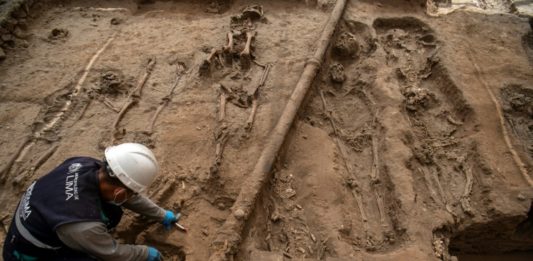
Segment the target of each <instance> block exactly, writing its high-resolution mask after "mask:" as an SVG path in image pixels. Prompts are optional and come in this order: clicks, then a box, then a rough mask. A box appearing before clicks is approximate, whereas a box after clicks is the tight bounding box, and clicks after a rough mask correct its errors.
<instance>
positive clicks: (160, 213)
mask: <svg viewBox="0 0 533 261" xmlns="http://www.w3.org/2000/svg"><path fill="white" fill-rule="evenodd" d="M123 206H124V207H125V208H127V209H130V210H132V211H135V212H137V213H139V214H142V215H145V216H147V217H150V218H153V219H157V220H159V221H161V220H163V218H164V217H165V210H164V209H162V208H161V207H159V206H158V205H156V204H155V203H154V202H153V201H151V200H150V199H148V198H146V197H144V196H141V195H137V196H134V197H132V198H130V199H129V200H128V201H126V202H125V203H124V205H123Z"/></svg>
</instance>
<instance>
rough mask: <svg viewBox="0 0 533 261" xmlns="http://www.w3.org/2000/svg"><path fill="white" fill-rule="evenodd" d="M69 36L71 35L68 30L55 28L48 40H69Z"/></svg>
mask: <svg viewBox="0 0 533 261" xmlns="http://www.w3.org/2000/svg"><path fill="white" fill-rule="evenodd" d="M68 35H69V32H68V30H67V29H62V28H54V29H52V31H50V33H49V34H48V39H49V40H60V39H64V38H67V37H68Z"/></svg>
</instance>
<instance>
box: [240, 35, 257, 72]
mask: <svg viewBox="0 0 533 261" xmlns="http://www.w3.org/2000/svg"><path fill="white" fill-rule="evenodd" d="M254 36H255V32H251V31H248V32H246V45H245V46H244V50H243V51H242V52H241V53H240V61H241V68H242V69H244V70H248V69H249V68H250V65H251V62H252V55H251V46H252V39H253V38H254Z"/></svg>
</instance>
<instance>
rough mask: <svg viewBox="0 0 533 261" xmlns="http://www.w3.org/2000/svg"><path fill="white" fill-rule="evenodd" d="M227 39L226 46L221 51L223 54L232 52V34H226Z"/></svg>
mask: <svg viewBox="0 0 533 261" xmlns="http://www.w3.org/2000/svg"><path fill="white" fill-rule="evenodd" d="M227 37H228V45H226V46H224V48H223V50H224V52H232V51H233V33H232V32H229V33H228V34H227Z"/></svg>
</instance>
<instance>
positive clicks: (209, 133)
mask: <svg viewBox="0 0 533 261" xmlns="http://www.w3.org/2000/svg"><path fill="white" fill-rule="evenodd" d="M31 2H32V3H33V2H34V1H31ZM258 2H259V3H258V4H257V5H255V3H251V2H249V1H244V0H243V1H199V2H198V1H194V2H192V3H191V2H188V1H141V2H137V1H101V2H100V1H96V2H91V3H88V2H83V1H79V2H78V1H73V2H69V3H64V2H62V1H43V2H41V3H38V4H33V5H32V4H29V6H27V7H26V6H24V7H23V9H24V10H26V9H27V10H26V11H24V12H26V13H25V14H26V17H23V15H22V14H21V13H20V11H18V10H17V12H16V15H13V19H15V20H16V22H15V23H14V24H15V25H16V26H15V27H14V28H13V30H12V31H13V33H11V34H12V35H15V36H9V37H8V36H5V37H4V36H2V39H3V44H2V48H4V49H5V50H7V55H8V56H7V58H6V60H5V61H3V62H2V64H0V76H1V77H0V79H2V80H1V81H2V82H1V84H2V85H1V88H0V108H1V110H0V111H1V113H0V123H1V124H2V126H1V127H0V130H1V133H0V145H1V146H2V147H3V149H2V152H1V154H0V162H1V167H2V168H3V169H2V176H0V180H1V181H2V185H0V188H1V192H0V203H1V204H3V205H5V206H6V209H8V210H12V209H13V208H14V207H15V206H16V204H17V202H18V199H17V198H18V197H19V196H20V194H21V192H22V191H23V190H24V188H25V186H27V185H28V184H29V182H31V181H32V180H33V179H35V178H38V177H39V176H41V175H43V174H45V173H46V171H48V170H50V169H52V168H53V167H54V165H56V164H57V163H58V162H60V161H62V160H63V159H64V158H66V157H70V156H74V155H90V156H93V157H97V158H99V157H100V156H101V155H100V151H101V149H102V148H105V147H106V146H107V145H109V144H114V143H120V142H127V141H134V142H141V143H143V144H146V145H147V146H149V147H151V148H152V149H154V151H155V152H156V156H157V157H158V158H159V160H160V162H161V166H162V170H161V172H162V174H161V175H160V176H159V177H158V178H157V180H156V181H155V182H154V184H153V185H152V187H151V188H150V191H149V193H148V196H149V197H150V198H151V199H153V200H154V201H155V202H157V203H158V204H160V205H162V206H163V207H165V208H170V209H175V210H178V211H180V212H181V213H182V214H183V217H182V220H181V222H182V224H183V225H185V226H186V227H188V228H189V232H188V233H187V234H185V233H183V232H181V231H177V230H175V231H174V230H173V231H171V232H165V231H163V230H162V228H161V227H160V226H159V225H158V224H155V223H154V222H151V221H149V220H145V219H144V218H142V217H140V216H138V215H136V214H133V213H131V212H128V213H127V214H126V216H125V218H124V220H123V222H122V223H121V225H120V226H119V227H118V229H117V231H116V232H115V233H116V235H117V236H118V237H120V238H121V240H122V242H126V243H132V244H133V243H134V244H147V245H153V246H156V247H157V248H158V249H159V250H160V251H161V252H162V254H163V256H164V257H165V260H208V259H209V258H210V257H212V256H211V254H212V252H213V247H214V246H215V247H217V248H218V249H220V246H219V245H220V244H219V243H220V242H216V241H217V238H218V236H219V233H220V228H221V227H223V226H224V224H225V222H227V220H231V218H233V217H232V215H233V216H235V218H236V219H237V220H240V221H242V222H244V229H243V231H242V233H240V231H235V232H236V233H237V234H238V238H231V240H232V241H233V242H238V243H239V244H238V246H237V249H224V245H226V247H227V245H228V242H227V241H226V242H222V250H225V251H226V252H225V253H224V254H225V255H226V256H229V259H232V258H234V259H235V260H291V259H305V260H391V259H398V260H402V259H404V260H405V259H406V258H407V259H409V258H414V257H416V258H418V260H456V258H457V259H458V260H502V259H505V260H530V259H531V258H532V257H533V252H532V251H533V247H532V246H533V238H532V236H531V235H533V212H532V211H533V209H530V202H531V198H533V190H531V188H530V187H528V186H527V175H529V174H528V173H526V176H524V175H523V173H522V175H521V174H520V170H519V169H518V168H517V165H516V164H515V163H516V158H512V157H511V156H509V155H510V154H511V153H510V152H509V151H508V147H506V146H505V143H504V142H503V141H502V140H503V138H502V136H501V135H502V134H501V133H498V135H497V136H491V137H489V138H490V139H493V140H494V142H495V144H496V143H497V144H498V145H494V147H491V146H489V147H487V145H486V142H485V140H486V139H487V138H486V137H483V136H484V135H485V133H487V132H486V130H487V129H489V127H487V126H490V128H491V129H498V128H499V127H500V125H497V124H493V123H494V122H498V121H497V119H496V118H495V117H496V116H495V115H497V113H496V112H494V110H495V109H494V108H493V107H492V104H491V103H490V101H489V98H488V96H483V95H485V94H481V92H484V89H483V88H482V83H483V82H482V81H481V80H480V79H479V77H495V78H494V82H497V83H498V84H499V86H497V87H494V88H495V89H496V90H497V91H494V92H495V93H496V94H497V95H498V97H497V101H498V102H499V104H500V106H501V108H502V115H503V116H502V117H503V118H502V119H503V123H502V126H503V127H504V128H506V130H508V133H509V135H511V137H512V142H511V145H512V147H513V148H515V149H516V151H518V152H517V155H519V158H520V159H522V160H523V162H524V165H525V167H524V168H525V169H526V170H528V171H530V170H531V161H532V158H533V149H532V146H533V143H532V140H533V139H532V135H533V134H532V132H531V130H532V129H533V127H532V126H533V121H532V119H533V118H532V117H531V116H532V112H533V107H532V104H533V92H532V89H531V86H532V85H531V82H533V78H532V77H531V75H527V73H524V74H523V75H518V76H516V77H513V76H507V75H504V76H499V74H497V73H493V74H495V75H496V74H497V75H498V76H494V75H490V73H489V74H482V73H481V72H480V71H479V69H477V70H478V71H477V72H476V66H473V65H471V64H475V61H474V60H475V59H483V57H484V56H483V54H477V53H474V52H471V51H470V49H469V47H470V46H472V43H468V44H465V45H464V46H463V45H461V43H459V44H458V42H457V41H456V40H455V38H454V37H458V36H457V34H456V33H455V32H453V29H449V28H453V25H448V26H449V28H444V29H443V28H440V27H439V25H440V26H442V23H441V21H442V20H439V19H438V18H435V20H432V19H429V18H428V17H426V16H424V14H423V12H422V11H421V10H422V9H421V6H423V4H424V3H425V2H426V1H418V2H417V1H413V2H416V3H412V2H411V1H402V0H396V1H390V2H387V1H377V2H378V3H375V2H376V1H349V3H348V6H347V7H346V10H345V11H344V12H345V13H344V16H343V19H341V21H340V22H339V24H338V25H337V29H336V31H335V34H334V36H333V38H332V40H331V42H330V45H329V48H328V50H327V52H326V57H325V60H324V61H323V62H322V64H321V67H320V71H319V73H318V75H317V76H316V78H315V79H314V81H313V82H312V85H311V88H310V90H309V92H308V93H307V96H306V98H305V100H304V103H303V105H302V106H301V107H300V109H299V113H298V116H297V117H296V119H295V122H294V123H293V124H292V128H291V130H290V132H289V134H288V136H287V137H286V138H285V141H284V143H283V146H282V149H281V151H280V153H279V154H278V156H277V157H276V161H275V164H274V167H273V170H272V171H270V172H269V173H266V174H267V175H266V177H267V178H268V180H267V182H266V183H265V184H266V185H264V186H262V187H260V193H258V197H257V201H256V202H255V205H253V208H252V213H240V212H239V211H238V210H239V209H235V202H236V200H238V197H239V193H241V192H242V191H243V190H244V189H243V186H248V185H250V184H249V183H246V180H247V178H248V177H249V175H250V173H252V171H253V168H254V164H255V163H256V161H257V158H259V156H260V155H261V151H262V149H263V148H264V146H265V144H266V143H267V142H265V141H266V140H267V139H268V138H269V137H270V135H271V130H272V129H273V127H274V126H275V124H276V122H277V120H278V118H279V116H280V115H281V114H282V110H283V107H284V106H285V103H286V102H287V101H288V100H289V97H290V94H291V92H292V91H293V89H294V85H295V84H296V83H297V81H298V77H299V76H300V74H301V72H302V70H303V68H304V67H305V66H306V63H307V62H308V59H309V57H311V55H312V53H313V51H314V48H316V42H317V39H319V36H320V34H321V31H322V27H323V26H324V24H325V22H326V21H327V18H328V16H329V12H331V10H332V6H333V4H334V1H306V2H305V3H303V2H301V1H289V2H287V1H258ZM435 2H446V1H435ZM28 3H29V2H28ZM0 7H1V6H0ZM29 10H31V12H29ZM406 10H407V11H406ZM10 19H11V18H10ZM13 19H11V20H13ZM17 19H18V20H17ZM449 19H451V20H453V19H456V21H457V23H458V24H461V23H463V22H464V21H463V20H461V19H464V18H462V17H461V16H454V15H450V18H449ZM472 19H474V18H472ZM485 19H488V18H486V17H481V18H479V19H478V20H468V22H469V23H471V24H486V23H487V21H486V20H485ZM500 19H501V18H500ZM508 19H510V21H511V23H512V24H513V26H517V25H520V26H522V27H523V24H525V22H524V21H523V19H522V20H520V19H519V18H516V20H513V19H515V18H508ZM446 21H447V20H446ZM10 22H11V24H13V21H10ZM447 23H448V22H447ZM470 26H471V27H473V26H472V25H470ZM457 27H458V28H461V26H459V25H458V26H457ZM495 27H498V26H495ZM522 27H520V28H522ZM15 28H18V29H17V30H15ZM446 30H451V32H452V33H451V32H450V31H446ZM521 30H522V29H521ZM15 31H16V32H17V33H14V32H15ZM522 31H524V30H522ZM2 32H3V31H2ZM23 32H24V33H27V35H25V34H22V33H23ZM513 32H514V31H513ZM521 33H522V34H519V35H524V36H523V37H518V36H516V37H514V36H513V39H515V38H516V39H515V40H516V44H508V47H509V46H510V47H509V48H517V47H516V46H518V47H519V48H522V49H516V50H515V53H519V54H524V55H523V56H519V57H520V59H522V58H524V59H525V61H526V62H525V64H526V65H527V64H528V61H527V59H528V58H527V57H528V56H527V55H530V56H529V57H531V43H530V42H531V41H530V38H531V37H530V36H531V32H530V31H529V32H521ZM11 34H10V35H11ZM230 35H231V36H230ZM487 35H488V34H487ZM502 35H504V36H509V35H518V34H513V33H511V32H505V33H502ZM485 36H486V35H482V34H480V36H476V37H481V38H483V37H485ZM494 37H496V36H494ZM502 37H503V36H502ZM229 38H231V39H232V40H231V41H233V43H232V44H231V45H228V44H227V43H228V40H229ZM506 39H507V38H506ZM461 40H463V41H464V39H461ZM247 41H251V45H250V46H249V49H248V48H247V47H246V45H247V44H246V43H247ZM452 41H453V43H454V44H457V50H454V51H457V52H462V51H463V50H467V51H465V52H466V54H467V55H471V56H472V57H473V58H472V57H470V58H469V60H460V58H461V55H463V56H467V55H465V54H464V53H462V54H454V53H453V51H450V48H452V49H453V48H454V47H455V46H453V44H451V42H452ZM487 42H489V43H492V42H497V41H496V40H494V39H493V38H491V40H490V41H487ZM502 42H503V40H502ZM478 43H482V41H479V42H478ZM498 43H500V42H498ZM513 43H514V42H513ZM229 46H231V48H229ZM465 46H466V47H465ZM247 49H248V51H249V53H248V52H247ZM513 50H514V49H513ZM243 53H245V54H243ZM454 55H456V56H454ZM450 57H452V58H450ZM453 57H455V60H454V62H455V61H456V60H460V65H461V66H462V67H461V68H456V67H455V66H457V65H454V64H453V63H452V62H450V60H453ZM516 59H519V58H516ZM529 59H530V58H529ZM518 61H520V64H521V66H522V65H523V64H524V63H523V61H522V60H518ZM530 61H531V59H530V60H529V62H530ZM481 65H483V66H482V67H483V68H485V65H486V64H481ZM524 66H525V65H524ZM520 68H522V67H520ZM489 69H490V68H489ZM463 70H464V71H467V72H468V73H465V74H468V75H478V76H479V77H478V78H474V79H471V78H468V77H469V76H468V75H467V76H464V74H463ZM494 71H496V70H494ZM491 72H492V71H491ZM502 74H503V73H502ZM17 75H22V76H24V77H20V76H17ZM461 77H463V78H461ZM497 77H503V78H504V80H501V81H500V79H499V78H497ZM465 78H466V80H465ZM472 86H474V87H475V88H473V89H469V87H472ZM489 88H490V86H489ZM479 100H482V101H483V102H479ZM480 103H481V105H480ZM487 104H489V105H487ZM487 108H488V109H487ZM485 110H487V111H489V112H490V113H487V111H485ZM495 119H496V120H495ZM494 126H496V127H494ZM502 144H503V145H502ZM13 152H16V153H15V154H13ZM495 153H501V155H502V157H505V160H504V161H505V162H504V163H503V164H501V165H498V166H495V163H493V162H491V161H490V160H489V159H490V157H488V156H487V155H489V156H490V155H492V154H495ZM513 159H514V160H513ZM250 187H252V186H250ZM254 188H255V187H254ZM246 189H248V187H246ZM237 207H240V206H237ZM528 211H529V213H528ZM248 214H249V217H248ZM10 217H11V212H9V211H6V212H1V213H0V219H1V221H2V225H4V227H6V226H7V225H8V224H7V221H8V220H10V219H11V218H10ZM230 217H231V218H230ZM243 217H248V219H247V220H244V221H243V220H242V218H243ZM1 232H2V231H0V236H2V238H3V235H4V234H2V233H1ZM4 233H5V231H4ZM217 244H218V245H217Z"/></svg>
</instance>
